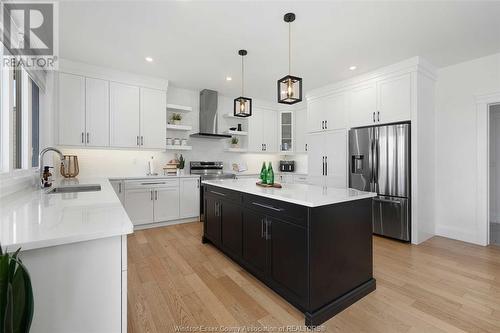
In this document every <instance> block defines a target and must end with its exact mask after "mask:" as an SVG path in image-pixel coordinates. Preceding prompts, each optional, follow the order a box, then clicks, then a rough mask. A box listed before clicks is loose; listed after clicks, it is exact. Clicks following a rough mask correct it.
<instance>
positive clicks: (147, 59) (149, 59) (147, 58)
mask: <svg viewBox="0 0 500 333" xmlns="http://www.w3.org/2000/svg"><path fill="white" fill-rule="evenodd" d="M144 59H146V61H147V62H153V58H151V57H146V58H144Z"/></svg>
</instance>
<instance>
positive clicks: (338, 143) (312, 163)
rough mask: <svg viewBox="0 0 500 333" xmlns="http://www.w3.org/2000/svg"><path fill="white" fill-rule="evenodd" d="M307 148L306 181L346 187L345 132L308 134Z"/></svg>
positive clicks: (342, 130)
mask: <svg viewBox="0 0 500 333" xmlns="http://www.w3.org/2000/svg"><path fill="white" fill-rule="evenodd" d="M308 147H309V148H308V181H309V182H310V183H313V184H317V185H325V186H333V187H346V186H347V130H345V129H341V130H335V131H329V132H325V133H314V134H310V135H309V142H308Z"/></svg>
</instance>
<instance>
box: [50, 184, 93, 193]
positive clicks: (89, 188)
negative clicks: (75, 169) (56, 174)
mask: <svg viewBox="0 0 500 333" xmlns="http://www.w3.org/2000/svg"><path fill="white" fill-rule="evenodd" d="M100 190H101V185H99V184H84V185H80V184H78V185H64V186H58V187H54V188H53V189H51V190H49V191H48V192H47V193H49V194H55V193H74V192H95V191H100Z"/></svg>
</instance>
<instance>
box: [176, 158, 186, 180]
mask: <svg viewBox="0 0 500 333" xmlns="http://www.w3.org/2000/svg"><path fill="white" fill-rule="evenodd" d="M185 166H186V160H185V159H184V156H182V154H181V156H179V164H178V167H179V174H180V175H183V174H184V167H185Z"/></svg>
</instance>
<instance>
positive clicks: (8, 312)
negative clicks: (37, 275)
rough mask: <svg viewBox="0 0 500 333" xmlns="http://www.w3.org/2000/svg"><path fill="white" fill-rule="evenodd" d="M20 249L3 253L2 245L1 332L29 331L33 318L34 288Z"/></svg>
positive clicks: (0, 262) (0, 267)
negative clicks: (20, 254) (20, 256)
mask: <svg viewBox="0 0 500 333" xmlns="http://www.w3.org/2000/svg"><path fill="white" fill-rule="evenodd" d="M20 250H21V249H18V250H17V251H16V252H15V253H7V252H5V253H3V251H2V247H1V246H0V332H5V333H13V332H20V333H28V332H29V330H30V327H31V321H32V319H33V309H34V302H33V289H32V287H31V279H30V276H29V274H28V270H27V269H26V267H25V266H24V265H23V263H22V262H21V259H19V251H20Z"/></svg>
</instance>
